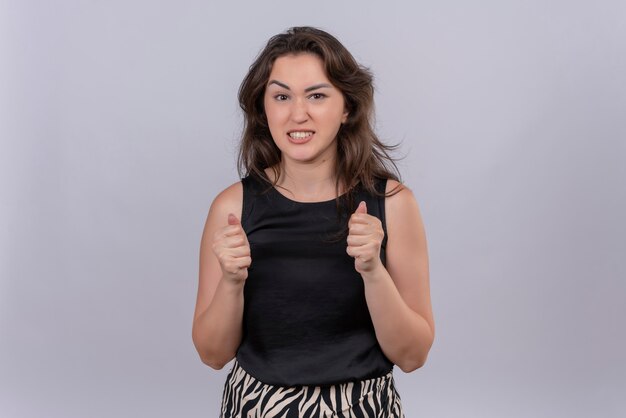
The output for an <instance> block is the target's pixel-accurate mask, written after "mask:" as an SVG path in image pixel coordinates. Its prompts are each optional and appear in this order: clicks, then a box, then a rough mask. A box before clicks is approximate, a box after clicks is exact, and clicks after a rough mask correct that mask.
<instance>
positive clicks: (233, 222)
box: [228, 213, 239, 225]
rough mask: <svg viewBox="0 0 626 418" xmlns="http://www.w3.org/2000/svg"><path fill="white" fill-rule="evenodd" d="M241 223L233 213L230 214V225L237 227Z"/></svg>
mask: <svg viewBox="0 0 626 418" xmlns="http://www.w3.org/2000/svg"><path fill="white" fill-rule="evenodd" d="M238 223H239V219H237V217H236V216H235V215H233V214H232V213H229V214H228V225H237V224H238Z"/></svg>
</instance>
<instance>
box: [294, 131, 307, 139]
mask: <svg viewBox="0 0 626 418" xmlns="http://www.w3.org/2000/svg"><path fill="white" fill-rule="evenodd" d="M311 135H313V132H311V131H302V132H289V136H290V137H292V138H294V139H302V138H307V137H309V136H311Z"/></svg>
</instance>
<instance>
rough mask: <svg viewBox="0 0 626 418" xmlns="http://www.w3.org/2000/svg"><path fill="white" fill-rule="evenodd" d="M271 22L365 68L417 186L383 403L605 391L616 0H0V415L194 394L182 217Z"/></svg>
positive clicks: (233, 123)
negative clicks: (426, 290)
mask: <svg viewBox="0 0 626 418" xmlns="http://www.w3.org/2000/svg"><path fill="white" fill-rule="evenodd" d="M294 25H312V26H318V27H321V28H323V29H326V30H328V31H329V32H331V33H333V34H334V35H336V36H337V37H338V38H339V39H340V40H341V41H342V42H343V43H344V44H345V45H346V46H347V47H348V49H349V50H350V51H352V53H353V54H354V55H355V56H356V57H357V59H358V60H359V61H360V62H361V63H362V64H364V65H366V66H368V67H370V68H371V69H372V71H373V72H374V74H375V76H376V87H377V96H376V100H377V128H378V132H379V133H380V135H381V137H382V138H383V139H385V140H386V141H388V142H391V143H393V142H401V143H402V146H401V152H400V154H401V155H404V156H405V157H406V158H404V160H402V161H401V163H400V169H401V171H402V174H403V177H404V180H405V182H406V184H407V185H408V186H409V187H411V188H412V189H413V191H414V193H415V195H416V197H417V198H418V201H419V202H420V205H421V208H422V211H423V216H424V220H425V223H426V227H427V233H428V239H429V247H430V257H431V283H432V297H433V304H434V310H435V315H436V322H437V336H436V341H435V345H434V347H433V349H432V351H431V355H430V358H429V361H428V363H427V364H426V366H425V367H424V368H422V369H420V370H418V371H416V372H414V373H411V374H408V375H405V374H403V373H402V372H401V371H399V370H397V371H396V380H397V382H398V387H399V391H400V394H401V396H402V399H403V403H404V406H405V409H406V414H407V417H409V418H410V417H440V418H450V417H480V418H484V417H488V418H489V417H508V418H516V417H520V418H521V417H533V418H542V417H546V418H547V417H565V416H566V417H603V418H607V417H615V418H617V417H622V416H624V414H626V401H624V397H623V395H624V393H626V358H625V357H626V356H625V354H624V353H626V326H625V325H624V319H625V318H626V303H625V300H626V297H625V296H626V262H625V261H624V256H625V255H626V221H625V214H626V186H625V180H626V117H625V116H626V3H625V2H623V1H597V2H589V1H555V0H549V1H546V0H543V1H538V0H532V1H521V0H520V1H496V0H493V1H473V2H467V1H460V0H458V1H452V0H451V1H438V2H434V1H432V2H423V1H421V2H408V1H407V2H406V3H402V2H398V3H393V2H381V1H376V2H373V1H372V2H364V1H360V0H349V1H337V0H335V1H321V0H318V1H316V2H297V1H293V0H292V1H275V2H272V1H263V2H248V3H244V2H235V1H233V2H210V1H197V0H188V1H165V0H162V1H148V0H133V1H129V0H125V1H121V0H115V1H79V0H75V1H72V0H57V1H43V0H42V1H34V0H31V1H25V0H0V333H1V334H0V416H2V417H8V418H10V417H20V418H21V417H59V418H60V417H63V418H68V417H217V415H218V408H219V400H220V398H221V392H222V387H223V382H224V378H225V375H226V373H227V372H228V367H226V368H225V369H224V370H222V371H220V372H215V371H212V370H211V369H209V368H208V367H206V366H204V365H203V364H202V363H201V362H200V360H199V359H198V357H197V354H196V352H195V350H194V348H193V345H192V342H191V320H192V314H193V307H194V303H195V292H196V285H197V259H198V246H199V241H200V234H201V231H202V227H203V224H204V220H205V216H206V213H207V210H208V207H209V205H210V202H211V201H212V199H213V197H214V196H215V194H216V193H217V192H219V191H220V190H221V189H223V188H224V187H226V186H227V185H229V184H231V183H233V182H235V181H237V179H238V177H237V173H236V170H235V150H236V144H237V139H238V137H239V135H240V132H241V116H240V113H239V110H238V106H237V102H236V92H237V88H238V86H239V83H240V81H241V79H242V77H243V76H244V74H245V73H246V71H247V68H248V66H249V65H250V64H251V62H252V60H253V59H254V57H255V56H256V54H257V53H258V52H259V50H260V49H261V48H262V47H263V46H264V44H265V42H266V40H267V39H268V38H269V37H270V36H271V35H274V34H276V33H279V32H282V31H283V30H285V29H286V28H288V27H290V26H294Z"/></svg>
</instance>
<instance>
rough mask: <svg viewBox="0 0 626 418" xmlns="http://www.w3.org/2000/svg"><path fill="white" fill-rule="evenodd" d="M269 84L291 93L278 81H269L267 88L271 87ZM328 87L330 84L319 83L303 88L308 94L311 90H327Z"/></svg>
mask: <svg viewBox="0 0 626 418" xmlns="http://www.w3.org/2000/svg"><path fill="white" fill-rule="evenodd" d="M271 84H276V85H278V86H280V87H282V88H284V89H286V90H289V91H291V88H289V86H288V85H286V84H285V83H281V82H280V81H278V80H270V82H269V83H267V85H268V86H269V85H271ZM329 87H332V86H331V85H330V84H328V83H320V84H315V85H313V86H310V87H307V88H305V89H304V92H305V93H308V92H310V91H313V90H317V89H321V88H329Z"/></svg>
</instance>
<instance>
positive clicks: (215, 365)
mask: <svg viewBox="0 0 626 418" xmlns="http://www.w3.org/2000/svg"><path fill="white" fill-rule="evenodd" d="M200 360H202V362H203V363H204V364H206V365H207V366H209V367H210V368H212V369H213V370H222V369H223V368H224V366H225V365H226V364H227V363H228V361H229V360H224V359H218V358H216V357H212V356H203V355H202V354H201V355H200Z"/></svg>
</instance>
